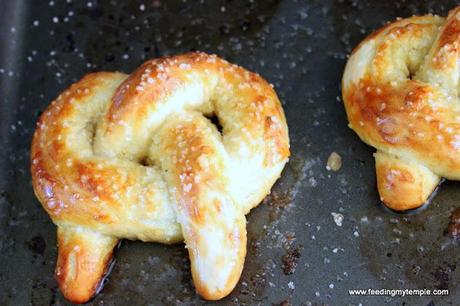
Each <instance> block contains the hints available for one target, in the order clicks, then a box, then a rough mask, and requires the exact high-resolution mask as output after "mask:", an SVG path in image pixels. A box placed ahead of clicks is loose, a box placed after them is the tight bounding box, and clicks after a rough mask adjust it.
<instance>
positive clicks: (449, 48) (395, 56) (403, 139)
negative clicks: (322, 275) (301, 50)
mask: <svg viewBox="0 0 460 306" xmlns="http://www.w3.org/2000/svg"><path fill="white" fill-rule="evenodd" d="M459 48H460V7H458V8H456V9H454V10H452V11H451V12H450V13H449V16H448V17H447V18H446V19H445V18H441V17H438V16H433V15H427V16H421V17H411V18H407V19H402V20H399V21H396V22H394V23H391V24H389V25H387V26H385V27H384V28H382V29H381V30H379V31H377V32H375V33H374V34H372V35H370V36H369V37H368V38H366V39H365V40H364V41H363V42H362V43H361V44H360V45H359V46H358V47H357V48H356V49H355V50H354V51H353V53H352V55H351V57H350V59H349V60H348V63H347V66H346V68H345V72H344V76H343V80H342V94H343V100H344V103H345V107H346V111H347V115H348V119H349V122H350V127H351V128H352V129H353V130H355V132H356V133H357V134H358V135H359V137H360V138H361V139H362V140H363V141H364V142H366V143H367V144H369V145H371V146H373V147H375V148H376V149H377V152H376V153H375V155H374V156H375V161H376V171H377V186H378V190H379V193H380V197H381V199H382V201H383V202H384V203H385V204H386V205H387V206H389V207H390V208H392V209H394V210H407V209H412V208H416V207H419V206H421V205H422V204H423V203H425V202H426V201H427V199H428V197H429V196H430V194H431V193H432V192H433V191H434V190H435V188H436V186H437V185H438V184H439V182H440V179H441V177H445V178H448V179H453V180H459V179H460V103H459V102H460V101H459V92H460V83H459V77H460V66H459V63H460V56H459V55H460V53H459V52H460V51H459V50H460V49H459Z"/></svg>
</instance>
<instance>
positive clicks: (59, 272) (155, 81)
mask: <svg viewBox="0 0 460 306" xmlns="http://www.w3.org/2000/svg"><path fill="white" fill-rule="evenodd" d="M213 115H215V116H217V118H218V120H219V123H220V125H221V126H222V132H220V131H219V130H218V129H217V128H216V126H215V125H213V124H212V123H211V121H210V120H209V119H208V118H207V117H210V116H213ZM206 116H207V117H206ZM288 156H289V138H288V128H287V125H286V121H285V117H284V113H283V109H282V107H281V104H280V102H279V100H278V98H277V95H276V93H275V91H274V90H273V88H272V86H270V85H269V84H268V83H267V82H266V81H265V80H263V79H262V78H261V77H260V76H259V75H257V74H255V73H252V72H249V71H247V70H245V69H243V68H241V67H238V66H236V65H232V64H230V63H228V62H227V61H225V60H222V59H220V58H218V57H217V56H215V55H207V54H205V53H198V52H197V53H188V54H183V55H179V56H172V57H165V58H160V59H154V60H150V61H148V62H146V63H144V64H143V65H142V66H140V67H139V68H138V69H137V70H135V71H134V72H133V73H132V74H130V75H126V74H123V73H113V72H99V73H92V74H89V75H87V76H85V77H84V78H83V79H81V80H80V81H78V82H77V83H75V84H73V85H72V86H71V87H70V88H68V89H67V90H65V91H64V92H63V93H62V94H61V95H60V96H59V97H58V98H57V99H56V100H55V101H53V102H52V103H51V105H50V106H49V107H48V108H47V109H46V111H45V112H44V113H43V114H42V116H41V118H40V120H39V122H38V124H37V129H36V131H35V135H34V138H33V143H32V153H31V172H32V180H33V187H34V190H35V193H36V195H37V197H38V199H39V200H40V202H41V203H42V205H43V207H44V209H45V210H46V211H47V212H48V214H49V215H50V217H51V218H52V220H53V222H54V223H55V224H56V225H57V227H58V246H59V247H58V253H59V254H58V260H57V268H56V279H57V281H58V283H59V287H60V289H61V291H62V292H63V294H64V296H65V297H66V298H67V299H68V300H70V301H72V302H77V303H84V302H86V301H88V300H89V299H90V298H91V297H92V296H93V295H94V294H95V292H96V290H97V287H98V285H99V284H100V282H101V279H102V277H103V275H104V273H105V271H106V269H107V267H108V264H109V262H110V259H111V257H112V252H113V249H114V247H115V245H116V244H117V242H118V241H119V239H123V238H126V239H140V240H143V241H151V242H161V243H174V242H180V241H183V240H185V243H186V247H187V249H188V251H189V255H190V260H191V268H192V276H193V280H194V284H195V287H196V289H197V291H198V293H199V294H200V295H201V296H202V297H204V298H206V299H210V300H215V299H220V298H222V297H224V296H226V295H227V294H229V292H230V291H231V290H232V289H233V288H234V286H235V284H236V283H237V282H238V279H239V277H240V274H241V271H242V268H243V263H244V258H245V254H246V227H245V226H246V219H245V214H246V213H248V212H249V210H250V209H251V208H253V207H255V206H256V205H258V204H259V203H260V202H261V201H262V199H263V198H264V197H265V196H266V195H267V194H268V193H269V192H270V188H271V187H272V186H273V184H274V183H275V181H276V180H277V178H278V177H279V176H280V173H281V171H282V169H283V167H284V165H285V164H286V162H287V160H288Z"/></svg>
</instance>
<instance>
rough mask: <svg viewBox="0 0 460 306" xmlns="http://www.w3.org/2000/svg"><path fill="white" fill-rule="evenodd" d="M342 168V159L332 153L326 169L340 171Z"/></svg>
mask: <svg viewBox="0 0 460 306" xmlns="http://www.w3.org/2000/svg"><path fill="white" fill-rule="evenodd" d="M340 168H342V157H341V156H340V155H339V154H338V153H336V152H332V153H331V155H329V158H328V159H327V165H326V169H327V170H328V171H330V170H332V171H339V170H340Z"/></svg>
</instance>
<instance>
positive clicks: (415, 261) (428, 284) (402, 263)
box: [359, 182, 460, 301]
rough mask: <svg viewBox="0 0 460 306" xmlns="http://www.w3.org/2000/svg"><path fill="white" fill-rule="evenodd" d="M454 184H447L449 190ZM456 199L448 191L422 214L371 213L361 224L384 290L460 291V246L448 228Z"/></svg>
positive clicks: (369, 263) (368, 262)
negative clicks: (459, 288)
mask: <svg viewBox="0 0 460 306" xmlns="http://www.w3.org/2000/svg"><path fill="white" fill-rule="evenodd" d="M453 185H455V183H450V182H448V183H445V186H446V187H447V188H449V189H451V188H453ZM457 198H458V197H456V198H451V197H449V196H448V193H445V192H444V191H443V192H440V193H438V196H437V197H436V198H434V199H433V201H432V203H431V204H430V205H429V206H428V207H426V208H424V209H423V210H421V211H419V212H418V213H417V214H410V215H401V214H391V213H388V212H386V213H382V214H374V215H372V216H366V218H367V219H368V220H369V221H368V222H367V224H365V225H363V226H362V227H361V239H360V245H359V247H360V251H361V254H362V255H363V258H364V259H365V262H364V263H363V264H364V265H365V266H366V268H367V269H368V270H369V271H370V272H371V273H372V274H373V275H374V277H376V279H378V281H379V282H380V284H381V288H395V289H406V288H408V289H423V288H426V289H431V290H433V289H449V290H450V294H454V293H455V292H456V290H458V287H457V286H456V284H458V283H459V282H460V267H459V268H457V267H458V266H459V265H460V257H459V256H458V254H459V252H460V245H459V243H458V241H457V240H456V239H454V238H453V237H452V235H451V234H452V233H451V232H449V231H448V230H446V229H453V228H454V226H456V225H457V223H456V222H457V221H458V220H457V218H456V216H458V200H459V199H457ZM455 212H457V214H456V213H455ZM449 216H451V217H450V219H451V222H450V224H449ZM449 225H450V226H449ZM407 301H416V298H415V297H408V298H407Z"/></svg>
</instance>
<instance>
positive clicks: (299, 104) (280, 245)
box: [0, 0, 460, 305]
mask: <svg viewBox="0 0 460 306" xmlns="http://www.w3.org/2000/svg"><path fill="white" fill-rule="evenodd" d="M456 2H457V1H448V0H446V1H440V0H436V1H434V0H432V1H418V0H406V1H403V0H401V1H358V0H334V1H333V0H322V1H319V0H317V1H313V0H312V1H300V0H299V1H274V0H266V1H239V0H233V1H204V0H201V1H191V0H189V1H187V0H177V1H176V0H171V1H160V0H150V1H146V0H144V1H121V0H106V1H102V0H100V1H96V0H92V1H89V0H88V1H77V0H50V1H49V0H40V1H25V0H16V1H13V0H10V1H8V0H0V38H1V41H2V44H1V45H0V69H1V70H0V141H1V150H0V231H1V236H0V262H1V263H2V264H1V265H0V304H1V305H48V304H49V305H66V304H68V302H66V301H65V300H64V299H63V297H62V295H61V293H60V292H59V290H58V289H57V288H56V283H55V281H54V279H53V270H54V266H55V260H56V228H55V226H54V225H53V224H52V222H51V221H50V219H49V218H48V216H47V214H46V213H45V211H44V210H43V209H42V208H41V207H40V204H39V202H38V201H37V199H36V198H35V196H34V194H33V191H32V186H31V178H30V173H29V148H30V141H31V137H32V134H33V131H34V127H35V123H36V121H37V118H38V116H39V114H40V113H41V112H42V111H43V110H44V108H45V107H46V106H47V105H48V103H49V102H50V101H51V100H52V99H53V98H55V97H56V95H57V94H58V93H59V92H61V90H63V89H64V88H65V87H67V86H68V85H70V84H71V83H72V82H74V81H76V80H78V79H79V78H80V77H81V76H83V75H84V74H86V73H88V72H90V71H100V70H109V71H111V70H119V71H124V72H130V71H132V70H133V69H134V68H135V67H137V66H138V65H139V64H141V63H142V62H143V61H145V60H146V59H149V58H153V57H159V56H163V55H167V54H177V53H182V52H185V51H189V50H202V51H206V52H210V53H217V54H219V55H220V56H222V57H224V58H226V59H228V60H229V61H232V62H235V63H237V64H240V65H242V66H244V67H246V68H248V69H250V70H254V71H257V72H259V73H260V74H261V75H262V76H263V77H265V78H266V79H267V80H269V81H270V82H271V83H273V84H274V85H275V88H276V90H277V92H278V94H279V96H280V99H281V100H282V101H283V104H284V108H285V112H286V117H287V120H288V124H289V128H290V137H291V144H292V147H291V149H292V158H291V160H290V163H289V164H288V166H287V167H286V169H285V171H284V172H283V175H282V178H281V179H280V180H279V181H278V182H277V184H276V185H275V187H274V188H273V192H272V194H271V195H270V196H268V197H267V198H266V199H265V201H264V203H263V204H262V205H260V206H259V207H257V208H256V209H254V210H253V211H252V212H251V213H250V214H249V215H248V223H249V224H248V254H247V258H246V264H245V268H244V271H243V275H242V277H241V280H240V282H239V284H238V286H237V287H236V288H235V290H234V291H233V293H232V294H231V295H230V296H228V297H227V298H225V299H223V300H222V301H219V302H213V303H210V302H206V301H204V300H201V299H200V298H199V297H198V296H197V295H196V294H195V291H194V288H193V285H192V282H191V277H190V272H189V262H188V256H187V253H186V251H185V250H184V246H183V245H181V244H178V245H173V246H166V245H161V244H155V243H141V242H136V241H124V242H123V243H122V245H121V248H120V249H119V251H118V253H117V255H116V261H117V262H116V264H115V266H114V268H113V271H112V273H111V274H110V276H109V278H108V280H109V281H108V282H107V284H106V285H105V287H104V289H103V290H102V292H101V293H100V294H99V295H97V297H96V298H95V299H94V300H93V301H92V302H91V303H90V304H92V305H102V304H104V305H126V304H131V305H190V304H194V305H196V304H215V305H229V304H238V305H240V304H241V305H244V304H245V305H271V304H284V305H288V303H290V304H292V305H323V304H326V305H347V304H351V305H360V304H362V305H384V304H388V305H458V304H459V301H460V290H459V289H460V286H459V285H458V284H459V281H460V266H459V267H457V266H458V264H459V259H460V256H459V251H460V250H459V245H458V243H457V242H455V241H454V240H452V239H450V238H449V237H448V236H447V235H446V234H445V229H446V227H447V224H448V222H449V216H450V215H451V213H452V212H453V210H454V209H456V208H457V207H458V206H460V204H459V203H460V188H459V185H458V183H456V182H444V183H443V184H442V188H440V189H439V191H438V193H437V195H436V197H434V198H433V200H432V202H431V203H430V205H428V206H427V207H426V208H424V209H422V210H419V211H417V212H415V213H413V214H409V215H408V214H406V215H401V214H395V213H392V212H390V211H388V210H385V209H384V208H383V207H382V206H381V204H380V202H379V197H378V194H377V190H376V183H375V174H374V162H373V158H372V153H373V149H372V148H370V147H368V146H366V145H365V144H364V143H362V142H361V141H360V140H359V139H358V137H357V136H356V135H355V134H354V133H353V132H352V131H351V130H350V129H348V128H347V120H346V116H345V112H344V108H343V105H342V102H341V100H340V98H339V97H340V88H339V86H340V85H339V84H340V79H341V75H342V72H343V68H344V65H345V62H346V59H347V54H348V53H349V52H350V51H351V49H352V47H353V46H355V45H356V44H357V43H358V42H359V41H360V40H361V39H363V38H364V37H365V36H366V35H367V34H368V33H370V32H371V31H372V30H374V29H376V28H378V27H380V26H381V25H382V24H383V23H384V22H385V21H388V20H393V19H395V18H396V17H399V16H409V15H412V14H425V13H429V12H433V13H438V14H441V15H446V14H447V12H448V10H449V9H450V8H453V7H454V6H456V5H457V3H456ZM331 152H337V153H339V154H340V155H341V156H342V159H343V166H342V168H341V169H340V170H339V171H338V172H329V171H327V170H326V161H327V158H328V156H329V155H330V153H331ZM332 213H338V214H342V215H343V217H344V218H343V222H342V225H341V226H339V225H338V224H340V222H338V224H337V223H336V222H335V221H334V218H333V216H332ZM362 288H375V289H380V288H387V289H398V288H399V289H406V288H408V289H421V288H427V289H436V288H445V289H449V290H450V294H449V295H448V296H422V297H414V296H412V297H407V296H406V297H400V296H394V297H392V296H385V297H383V296H380V297H370V296H360V297H355V296H350V295H349V291H348V290H349V289H362Z"/></svg>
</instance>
